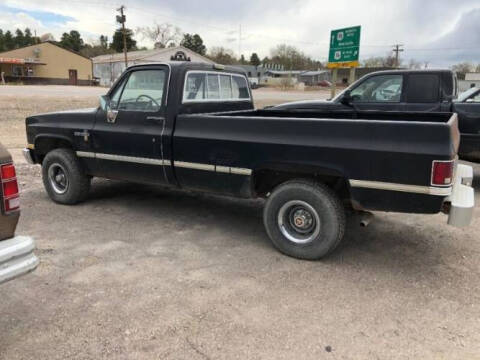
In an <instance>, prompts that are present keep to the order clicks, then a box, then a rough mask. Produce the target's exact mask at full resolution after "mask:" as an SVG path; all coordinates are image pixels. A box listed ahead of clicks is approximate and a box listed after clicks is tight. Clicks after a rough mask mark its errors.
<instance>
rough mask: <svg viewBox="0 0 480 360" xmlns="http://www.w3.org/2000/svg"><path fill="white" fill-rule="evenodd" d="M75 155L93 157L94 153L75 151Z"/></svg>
mask: <svg viewBox="0 0 480 360" xmlns="http://www.w3.org/2000/svg"><path fill="white" fill-rule="evenodd" d="M77 156H78V157H84V158H91V159H95V153H93V152H87V151H77Z"/></svg>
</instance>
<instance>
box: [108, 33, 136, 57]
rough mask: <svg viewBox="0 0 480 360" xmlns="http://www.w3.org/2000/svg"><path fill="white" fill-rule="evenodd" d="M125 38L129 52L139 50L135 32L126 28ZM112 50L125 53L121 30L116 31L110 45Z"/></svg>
mask: <svg viewBox="0 0 480 360" xmlns="http://www.w3.org/2000/svg"><path fill="white" fill-rule="evenodd" d="M125 37H126V39H127V50H128V51H129V50H135V49H136V48H137V42H136V41H135V40H134V39H133V31H132V30H131V29H127V28H125ZM110 49H113V50H115V51H116V52H122V51H123V32H122V29H121V28H120V29H117V30H115V33H114V34H113V38H112V42H111V43H110Z"/></svg>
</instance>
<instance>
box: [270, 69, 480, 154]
mask: <svg viewBox="0 0 480 360" xmlns="http://www.w3.org/2000/svg"><path fill="white" fill-rule="evenodd" d="M456 97H457V78H456V75H455V74H454V73H453V72H452V71H451V70H391V71H379V72H375V73H371V74H368V75H366V76H364V77H363V78H361V79H360V80H358V81H357V82H355V83H353V84H352V85H351V86H350V87H348V88H347V89H346V90H345V91H343V92H342V93H340V94H339V95H338V96H337V97H335V98H334V99H333V100H332V101H300V102H294V103H287V104H282V105H278V106H276V107H275V109H279V110H286V109H288V110H290V111H329V112H332V111H333V112H336V111H340V112H342V113H344V112H347V113H348V112H351V113H355V112H356V111H358V110H375V111H421V112H454V113H457V114H458V126H459V128H460V133H461V135H462V137H461V142H460V148H459V150H458V154H459V157H460V159H464V160H469V161H475V162H480V96H478V93H476V95H475V93H474V92H473V91H472V93H470V94H469V97H468V98H462V99H460V98H459V99H458V100H455V98H456Z"/></svg>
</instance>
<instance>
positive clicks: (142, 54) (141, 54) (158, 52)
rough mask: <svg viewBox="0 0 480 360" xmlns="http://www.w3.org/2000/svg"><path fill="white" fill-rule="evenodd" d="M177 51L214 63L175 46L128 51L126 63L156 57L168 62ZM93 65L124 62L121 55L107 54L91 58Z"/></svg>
mask: <svg viewBox="0 0 480 360" xmlns="http://www.w3.org/2000/svg"><path fill="white" fill-rule="evenodd" d="M178 51H183V52H185V53H186V54H187V55H188V54H194V55H195V56H198V57H200V58H201V59H202V60H203V61H205V62H207V63H211V64H214V61H212V60H210V59H208V58H207V57H205V56H202V55H200V54H198V53H196V52H194V51H192V50H190V49H187V48H185V47H183V46H175V47H169V48H163V49H153V50H136V51H129V52H127V58H128V61H129V62H130V61H149V58H152V57H158V56H162V55H163V56H165V57H167V58H168V59H165V60H163V61H170V56H169V54H175V53H176V52H178ZM92 61H93V63H94V64H102V63H114V62H122V61H125V57H124V54H123V53H116V54H107V55H100V56H96V57H94V58H92Z"/></svg>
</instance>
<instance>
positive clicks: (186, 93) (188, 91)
mask: <svg viewBox="0 0 480 360" xmlns="http://www.w3.org/2000/svg"><path fill="white" fill-rule="evenodd" d="M206 82H207V81H206V74H204V73H192V74H188V76H187V81H186V82H185V87H184V89H183V99H184V100H185V99H187V100H200V99H205V98H206V96H205V83H206Z"/></svg>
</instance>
